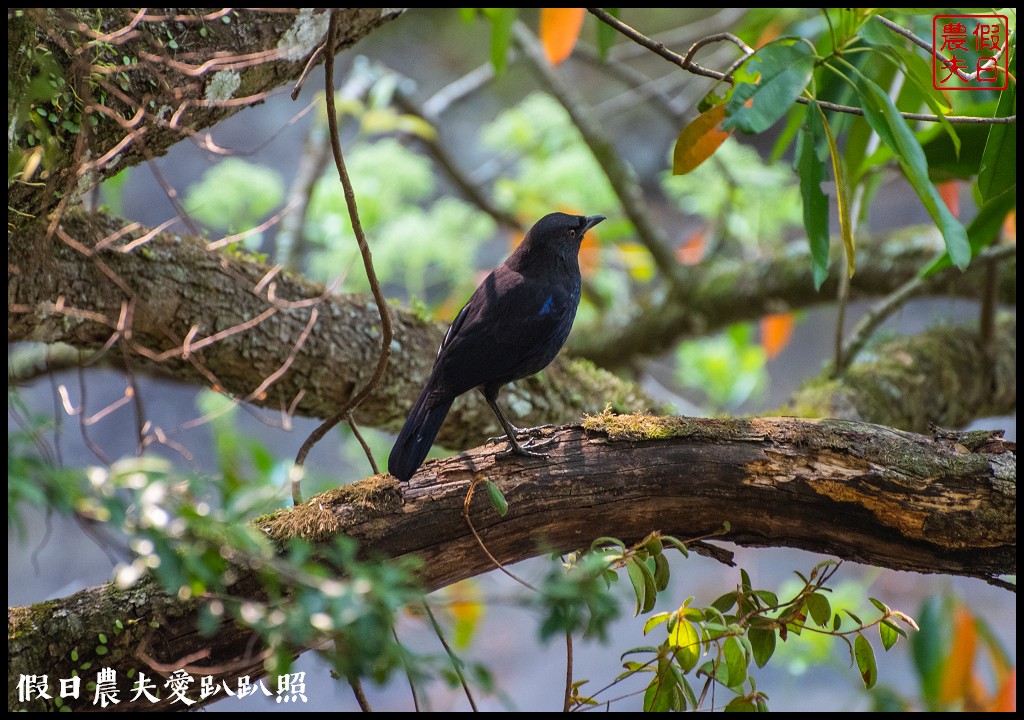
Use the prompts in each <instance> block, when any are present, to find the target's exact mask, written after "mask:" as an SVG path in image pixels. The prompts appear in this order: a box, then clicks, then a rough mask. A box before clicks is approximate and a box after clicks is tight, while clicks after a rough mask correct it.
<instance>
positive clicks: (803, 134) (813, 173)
mask: <svg viewBox="0 0 1024 720" xmlns="http://www.w3.org/2000/svg"><path fill="white" fill-rule="evenodd" d="M824 139H825V129H824V128H823V127H822V124H821V115H820V112H819V108H818V103H817V102H811V107H810V109H809V111H808V112H807V114H806V116H805V118H804V125H803V128H802V129H801V130H800V133H799V134H798V135H797V141H796V165H797V170H798V172H799V173H800V197H801V198H802V200H803V206H804V229H805V230H806V231H807V242H808V243H809V244H810V247H811V269H812V272H813V274H814V289H815V290H818V289H820V288H821V285H822V283H824V282H825V278H827V277H828V248H829V233H828V197H826V195H825V193H824V192H822V190H821V183H822V182H823V181H824V180H825V165H824V162H823V161H822V159H821V158H820V157H819V156H818V145H819V144H820V143H821V142H823V141H824Z"/></svg>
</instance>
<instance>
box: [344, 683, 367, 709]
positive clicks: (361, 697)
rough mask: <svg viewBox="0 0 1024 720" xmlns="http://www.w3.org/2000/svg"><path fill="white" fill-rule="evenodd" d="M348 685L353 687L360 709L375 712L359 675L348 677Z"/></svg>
mask: <svg viewBox="0 0 1024 720" xmlns="http://www.w3.org/2000/svg"><path fill="white" fill-rule="evenodd" d="M348 686H349V687H350V688H352V694H353V695H355V696H356V702H357V703H358V704H359V709H360V710H362V711H363V712H373V708H372V707H371V706H370V701H369V699H367V697H366V693H365V692H363V684H362V683H361V682H360V681H359V678H357V677H350V678H349V679H348Z"/></svg>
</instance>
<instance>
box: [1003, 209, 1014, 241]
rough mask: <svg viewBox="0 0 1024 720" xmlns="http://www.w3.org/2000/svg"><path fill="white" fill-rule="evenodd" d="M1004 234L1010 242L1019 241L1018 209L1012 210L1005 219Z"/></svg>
mask: <svg viewBox="0 0 1024 720" xmlns="http://www.w3.org/2000/svg"><path fill="white" fill-rule="evenodd" d="M1003 235H1005V236H1006V239H1007V240H1008V241H1009V242H1017V211H1016V210H1011V211H1010V214H1009V215H1007V216H1006V220H1004V221H1003Z"/></svg>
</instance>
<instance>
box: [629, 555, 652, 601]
mask: <svg viewBox="0 0 1024 720" xmlns="http://www.w3.org/2000/svg"><path fill="white" fill-rule="evenodd" d="M633 562H635V563H636V565H637V567H639V568H640V572H641V573H643V578H644V609H643V611H644V612H645V613H648V612H650V611H651V610H653V609H654V604H655V603H656V602H658V583H657V582H656V581H655V579H654V571H653V570H651V567H650V565H648V564H647V563H646V562H644V561H643V560H640V559H639V558H633Z"/></svg>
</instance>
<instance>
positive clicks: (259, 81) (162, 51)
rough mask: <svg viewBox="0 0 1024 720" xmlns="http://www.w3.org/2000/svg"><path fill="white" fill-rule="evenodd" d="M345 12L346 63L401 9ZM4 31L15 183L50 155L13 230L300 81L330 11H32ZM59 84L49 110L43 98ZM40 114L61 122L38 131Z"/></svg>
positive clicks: (15, 188) (11, 199) (21, 188)
mask: <svg viewBox="0 0 1024 720" xmlns="http://www.w3.org/2000/svg"><path fill="white" fill-rule="evenodd" d="M339 12H341V13H342V22H341V23H340V25H339V27H340V28H341V34H340V37H339V42H338V46H337V50H338V51H339V52H340V51H341V50H344V49H345V48H348V47H351V46H352V45H353V44H355V43H356V42H357V41H358V40H359V39H360V38H362V37H363V36H365V35H367V34H368V33H370V32H371V31H373V30H374V29H376V28H377V27H379V26H380V25H381V24H383V23H384V22H386V21H387V20H391V19H393V18H395V17H398V15H400V14H401V12H402V10H401V8H386V9H381V8H343V9H341V10H340V11H339ZM8 20H9V22H8V33H7V39H8V45H7V63H8V70H9V72H8V80H9V87H8V95H7V117H8V118H9V128H8V136H9V141H10V142H9V144H12V147H10V148H9V149H10V150H11V151H12V152H14V151H21V152H22V153H23V161H24V164H23V165H22V167H21V170H20V171H19V172H23V171H24V170H25V169H26V168H27V167H29V166H30V165H29V158H30V156H32V154H33V152H34V151H35V150H36V149H38V148H44V147H45V148H46V156H45V158H44V159H43V160H42V162H41V163H40V164H39V166H38V167H39V170H38V173H37V174H35V175H34V176H33V177H21V178H19V179H16V180H15V182H14V183H12V184H10V185H9V187H8V198H7V204H8V206H9V207H13V208H16V209H17V211H18V213H17V214H13V215H11V216H10V219H11V221H12V222H14V223H15V224H20V223H22V222H24V221H25V220H27V219H31V218H35V217H41V216H43V215H45V214H46V213H48V212H49V211H50V210H52V209H53V208H55V207H56V206H57V204H58V202H59V201H60V199H61V198H68V199H70V198H72V197H73V196H75V195H77V194H80V193H82V192H84V191H85V190H88V189H89V188H91V187H93V186H95V185H97V184H98V183H100V182H102V181H103V180H104V179H106V178H107V177H110V176H111V175H114V174H116V173H118V172H120V171H121V170H123V169H124V168H126V167H129V166H131V165H136V164H138V163H140V162H142V161H144V160H147V159H150V158H153V157H157V156H160V155H163V154H164V153H165V152H167V149H168V148H169V147H170V146H171V145H174V144H175V143H177V142H179V141H180V140H182V139H184V138H186V137H190V136H193V135H195V134H197V132H198V131H200V130H203V129H204V128H207V127H210V126H212V125H214V124H216V123H218V122H220V121H221V120H223V119H224V118H226V117H229V116H231V115H233V114H235V113H236V112H238V111H239V110H241V109H243V108H246V107H250V106H252V105H255V104H258V103H260V102H262V100H263V97H264V95H265V94H266V93H267V92H268V91H270V90H272V89H274V88H276V87H278V86H279V85H282V84H284V83H287V82H291V81H294V80H296V79H297V78H298V77H299V75H300V73H301V72H302V70H303V68H304V67H305V65H306V60H307V58H308V56H309V55H310V53H311V52H312V51H313V49H314V48H315V47H316V44H317V43H318V42H319V41H320V40H321V38H322V37H323V35H324V32H325V31H326V29H327V15H326V14H325V13H324V11H323V10H318V11H313V10H312V9H307V10H304V11H300V10H298V9H296V8H284V9H255V10H244V9H240V10H234V9H216V8H206V9H202V8H188V9H179V8H146V9H145V11H143V12H137V11H132V10H129V9H120V8H27V9H23V10H17V11H14V12H13V15H10V16H9V17H8ZM315 62H316V63H320V62H323V54H322V53H321V55H320V56H319V57H318V58H317V59H316V61H315ZM53 83H56V85H54V87H55V88H56V89H55V90H54V93H55V99H56V100H57V101H58V102H56V103H55V104H53V105H51V103H50V102H48V98H37V94H38V89H37V88H38V87H40V85H41V84H42V85H43V86H45V85H47V84H53ZM54 107H58V108H60V109H59V111H55V110H54V109H53V108H54ZM37 109H44V110H46V111H47V113H49V115H52V116H53V117H52V118H49V117H45V119H43V120H42V121H41V120H40V117H39V116H38V114H37V113H35V111H36V110H37ZM55 112H59V113H60V114H59V115H57V114H55ZM34 114H35V115H36V116H33V115H34ZM29 135H31V136H32V137H31V138H29ZM40 180H41V181H43V183H44V186H40V183H39V181H40Z"/></svg>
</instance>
